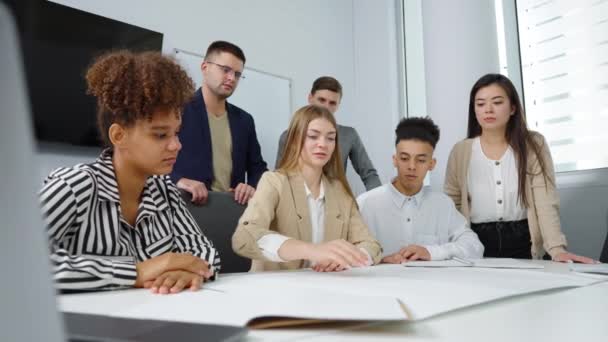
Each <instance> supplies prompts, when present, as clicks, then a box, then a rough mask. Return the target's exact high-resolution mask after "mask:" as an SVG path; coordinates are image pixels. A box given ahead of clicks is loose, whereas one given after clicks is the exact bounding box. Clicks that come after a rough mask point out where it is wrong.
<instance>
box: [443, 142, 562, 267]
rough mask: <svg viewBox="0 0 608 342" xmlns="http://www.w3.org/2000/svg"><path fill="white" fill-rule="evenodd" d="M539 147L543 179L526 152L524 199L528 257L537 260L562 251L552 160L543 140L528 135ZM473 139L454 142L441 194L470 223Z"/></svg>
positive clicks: (534, 158) (538, 165) (530, 156)
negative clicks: (528, 232)
mask: <svg viewBox="0 0 608 342" xmlns="http://www.w3.org/2000/svg"><path fill="white" fill-rule="evenodd" d="M531 134H532V135H533V138H534V139H535V140H536V141H537V142H538V143H539V144H540V146H541V158H543V160H544V162H545V168H546V170H547V176H548V178H549V181H548V182H546V181H545V177H543V174H542V172H541V169H540V164H539V163H538V159H537V158H536V155H535V154H534V153H533V152H532V151H531V150H530V151H529V152H528V158H529V159H528V176H527V179H526V189H525V191H526V196H527V198H528V202H529V204H528V207H527V208H526V209H527V211H528V225H529V228H530V237H531V239H532V258H534V259H539V258H542V256H543V255H544V254H545V253H544V251H543V248H544V250H545V251H547V252H548V253H549V254H550V255H551V256H552V257H553V256H555V255H556V254H559V253H561V252H565V251H566V245H567V244H566V237H565V236H564V234H562V230H561V225H560V221H559V195H558V193H557V191H556V189H555V173H554V171H553V160H552V159H551V153H550V152H549V148H548V147H547V142H546V141H545V138H544V137H543V136H542V135H541V134H540V133H537V132H531ZM472 144H473V139H465V140H463V141H461V142H459V143H457V144H456V145H455V146H454V148H452V152H451V153H450V158H449V160H448V166H447V171H446V176H445V186H444V190H445V193H446V194H447V195H448V196H450V197H451V198H452V200H454V203H455V204H456V208H458V210H459V211H460V212H461V213H462V214H463V215H464V216H465V217H466V218H467V220H469V222H470V205H471V202H470V198H469V190H468V189H469V188H468V185H467V179H468V177H467V174H468V171H469V164H470V160H471V147H472Z"/></svg>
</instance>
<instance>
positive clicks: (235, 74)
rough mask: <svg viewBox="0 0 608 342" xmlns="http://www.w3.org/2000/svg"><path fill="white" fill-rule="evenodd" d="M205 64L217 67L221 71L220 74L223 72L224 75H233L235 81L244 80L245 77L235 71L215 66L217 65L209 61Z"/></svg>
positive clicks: (225, 66) (224, 66) (226, 67)
mask: <svg viewBox="0 0 608 342" xmlns="http://www.w3.org/2000/svg"><path fill="white" fill-rule="evenodd" d="M207 63H209V64H213V65H217V66H218V67H219V68H220V69H222V72H224V75H230V74H234V78H236V79H237V80H240V79H244V78H245V76H243V73H242V72H240V71H236V70H234V69H232V68H231V67H229V66H227V65H222V64H217V63H214V62H209V61H207Z"/></svg>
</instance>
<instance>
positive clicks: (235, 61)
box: [171, 41, 267, 204]
mask: <svg viewBox="0 0 608 342" xmlns="http://www.w3.org/2000/svg"><path fill="white" fill-rule="evenodd" d="M244 67H245V54H244V53H243V51H242V50H241V48H239V47H238V46H236V45H234V44H232V43H229V42H225V41H215V42H213V43H211V45H209V47H208V48H207V53H206V54H205V58H204V60H203V62H202V64H201V71H202V73H203V84H202V86H201V88H199V89H198V90H197V91H196V93H195V94H194V96H193V98H192V100H191V101H190V102H189V103H188V104H187V105H186V106H185V107H184V112H183V115H182V126H181V129H180V132H179V138H180V141H181V143H182V149H181V151H180V153H179V155H178V157H177V161H176V163H175V165H174V167H173V172H172V173H171V178H172V180H173V181H174V182H175V183H176V185H177V187H178V188H180V189H183V190H186V191H188V192H189V193H191V194H192V202H194V203H195V204H204V203H205V202H206V201H207V196H208V191H209V190H211V191H221V192H226V191H231V192H234V199H235V201H237V202H238V203H240V204H246V203H247V202H248V201H249V199H250V198H251V197H252V196H253V194H254V192H255V187H256V185H257V183H258V180H259V179H260V177H261V176H262V173H264V171H266V170H267V168H266V162H265V161H264V160H263V159H262V154H261V151H260V144H259V142H258V138H257V135H256V132H255V125H254V122H253V117H252V116H251V115H250V114H249V113H247V112H246V111H244V110H242V109H241V108H239V107H237V106H235V105H233V104H231V103H228V102H227V101H226V99H227V98H229V97H230V95H232V93H233V92H234V91H235V90H236V87H237V86H238V83H239V80H240V79H242V78H244V76H243V68H244ZM245 176H246V177H247V178H246V180H245Z"/></svg>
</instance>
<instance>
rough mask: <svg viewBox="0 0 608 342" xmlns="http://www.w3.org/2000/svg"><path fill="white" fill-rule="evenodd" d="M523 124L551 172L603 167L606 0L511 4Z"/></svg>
mask: <svg viewBox="0 0 608 342" xmlns="http://www.w3.org/2000/svg"><path fill="white" fill-rule="evenodd" d="M516 6H517V17H518V26H519V27H518V29H519V40H520V53H521V65H522V77H523V90H524V101H525V107H526V108H525V109H526V115H527V121H528V126H529V127H530V128H531V129H533V130H536V131H539V132H540V133H542V134H543V135H544V136H545V138H546V139H547V141H548V142H549V146H550V149H551V154H552V156H553V161H554V164H555V168H556V171H557V172H563V171H575V170H586V169H595V168H604V167H608V0H577V1H573V0H517V1H516Z"/></svg>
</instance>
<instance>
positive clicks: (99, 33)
mask: <svg viewBox="0 0 608 342" xmlns="http://www.w3.org/2000/svg"><path fill="white" fill-rule="evenodd" d="M9 5H11V4H10V1H9ZM9 7H11V6H9ZM12 7H13V11H14V12H15V14H16V17H17V26H18V29H19V35H20V39H21V45H22V48H23V58H24V65H25V71H26V78H27V87H28V90H29V94H30V98H31V106H32V112H33V123H34V129H35V134H36V138H37V140H38V141H39V142H53V143H63V144H71V145H80V146H100V145H101V142H100V140H99V134H98V132H97V125H96V111H97V109H96V101H95V98H94V97H92V96H91V95H87V94H86V81H85V73H86V70H87V68H88V66H89V65H90V64H91V62H92V61H93V59H94V58H95V57H97V56H99V55H101V54H102V53H104V52H107V51H109V50H117V49H129V50H131V51H150V50H152V51H161V49H162V42H163V35H162V34H161V33H158V32H155V31H151V30H148V29H144V28H141V27H138V26H134V25H131V24H126V23H123V22H120V21H117V20H113V19H109V18H105V17H102V16H99V15H95V14H92V13H88V12H84V11H81V10H78V9H74V8H71V7H67V6H63V5H60V4H56V3H52V2H49V1H40V0H39V1H25V2H22V1H19V0H16V1H13V4H12Z"/></svg>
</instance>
